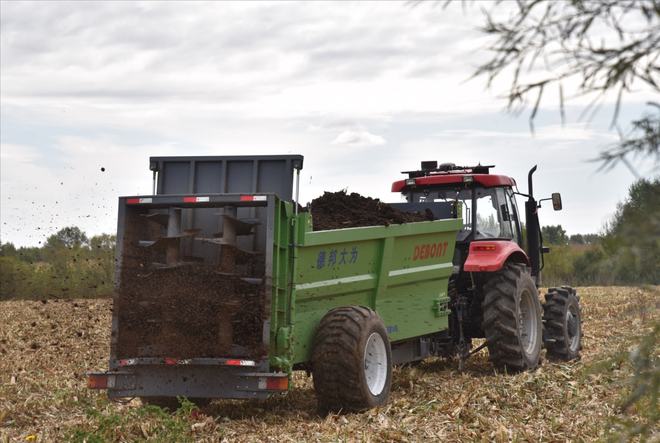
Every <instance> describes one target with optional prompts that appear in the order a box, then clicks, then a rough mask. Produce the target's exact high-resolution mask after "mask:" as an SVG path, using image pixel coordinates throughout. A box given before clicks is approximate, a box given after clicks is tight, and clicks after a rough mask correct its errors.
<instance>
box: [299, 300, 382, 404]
mask: <svg viewBox="0 0 660 443" xmlns="http://www.w3.org/2000/svg"><path fill="white" fill-rule="evenodd" d="M312 370H313V374H314V389H315V391H316V397H317V399H318V405H319V412H320V413H321V414H327V413H328V412H341V411H344V412H353V411H363V410H366V409H370V408H373V407H376V406H381V405H383V404H385V403H387V400H388V398H389V394H390V385H391V378H392V353H391V349H390V342H389V339H388V337H387V331H386V330H385V325H384V324H383V321H382V320H381V318H380V317H379V316H378V314H376V313H375V312H374V311H372V310H371V309H369V308H365V307H361V306H348V307H341V308H336V309H333V310H331V311H330V312H328V313H327V314H326V315H325V317H323V319H322V320H321V322H320V324H319V327H318V329H317V331H316V336H315V338H314V348H313V351H312Z"/></svg>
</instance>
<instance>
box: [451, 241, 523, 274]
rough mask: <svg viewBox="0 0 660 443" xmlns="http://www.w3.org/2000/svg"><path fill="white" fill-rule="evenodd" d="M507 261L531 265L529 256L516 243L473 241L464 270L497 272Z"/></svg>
mask: <svg viewBox="0 0 660 443" xmlns="http://www.w3.org/2000/svg"><path fill="white" fill-rule="evenodd" d="M507 261H512V262H516V263H523V264H525V265H527V266H529V265H530V262H529V258H528V257H527V254H525V251H523V250H522V249H520V246H518V244H517V243H515V242H512V241H506V240H499V241H483V240H482V241H473V242H472V243H470V250H469V252H468V257H467V260H465V264H464V265H463V269H464V270H465V271H467V272H495V271H499V270H500V269H502V267H503V266H504V264H505V263H506V262H507Z"/></svg>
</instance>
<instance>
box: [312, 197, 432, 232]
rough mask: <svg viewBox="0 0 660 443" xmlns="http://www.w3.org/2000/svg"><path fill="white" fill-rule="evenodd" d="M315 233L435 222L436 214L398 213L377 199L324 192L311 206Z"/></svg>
mask: <svg viewBox="0 0 660 443" xmlns="http://www.w3.org/2000/svg"><path fill="white" fill-rule="evenodd" d="M310 207H311V213H312V220H313V224H314V230H315V231H325V230H329V229H342V228H355V227H358V226H379V225H384V226H388V225H392V224H400V223H410V222H418V221H429V220H433V214H432V213H431V214H416V213H410V212H403V211H399V210H398V209H395V208H393V207H392V206H390V205H388V204H387V203H383V202H382V201H380V200H378V199H377V198H370V197H363V196H361V195H360V194H357V193H355V192H353V193H351V194H347V193H346V192H345V191H339V192H324V193H323V195H322V196H320V197H318V198H316V199H314V200H312V203H311V205H310Z"/></svg>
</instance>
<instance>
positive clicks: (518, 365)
mask: <svg viewBox="0 0 660 443" xmlns="http://www.w3.org/2000/svg"><path fill="white" fill-rule="evenodd" d="M483 291H484V300H483V302H482V305H481V308H482V312H483V323H482V327H483V330H484V333H485V335H486V343H487V345H488V353H489V355H490V360H491V362H492V363H493V364H494V365H495V367H496V368H498V369H502V370H507V371H513V372H518V371H524V370H526V369H534V368H536V367H537V366H538V364H539V359H540V355H541V342H542V335H543V324H542V320H541V312H542V309H541V303H540V301H539V297H538V290H537V289H536V285H535V284H534V280H533V279H532V277H531V275H530V274H529V272H528V271H527V267H526V266H524V265H522V264H518V263H507V264H506V265H505V266H504V268H502V270H501V271H499V272H498V273H497V274H495V275H494V276H493V277H491V278H490V279H489V280H488V281H487V282H486V283H485V284H484V287H483Z"/></svg>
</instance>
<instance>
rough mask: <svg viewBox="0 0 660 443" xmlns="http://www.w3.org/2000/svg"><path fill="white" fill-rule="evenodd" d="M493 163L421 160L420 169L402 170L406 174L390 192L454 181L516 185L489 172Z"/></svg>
mask: <svg viewBox="0 0 660 443" xmlns="http://www.w3.org/2000/svg"><path fill="white" fill-rule="evenodd" d="M494 167H495V165H487V166H486V165H481V164H479V165H477V166H456V165H455V164H454V163H442V164H441V165H440V166H438V163H437V162H428V161H424V162H422V169H420V170H417V171H403V172H402V174H408V178H407V179H405V180H398V181H395V182H394V183H392V192H403V191H405V190H407V189H410V188H412V187H420V186H443V185H450V184H454V183H469V182H475V183H478V184H480V185H481V186H484V187H487V188H491V187H495V186H516V181H515V180H514V179H512V178H511V177H507V176H506V175H494V174H490V168H494Z"/></svg>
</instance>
